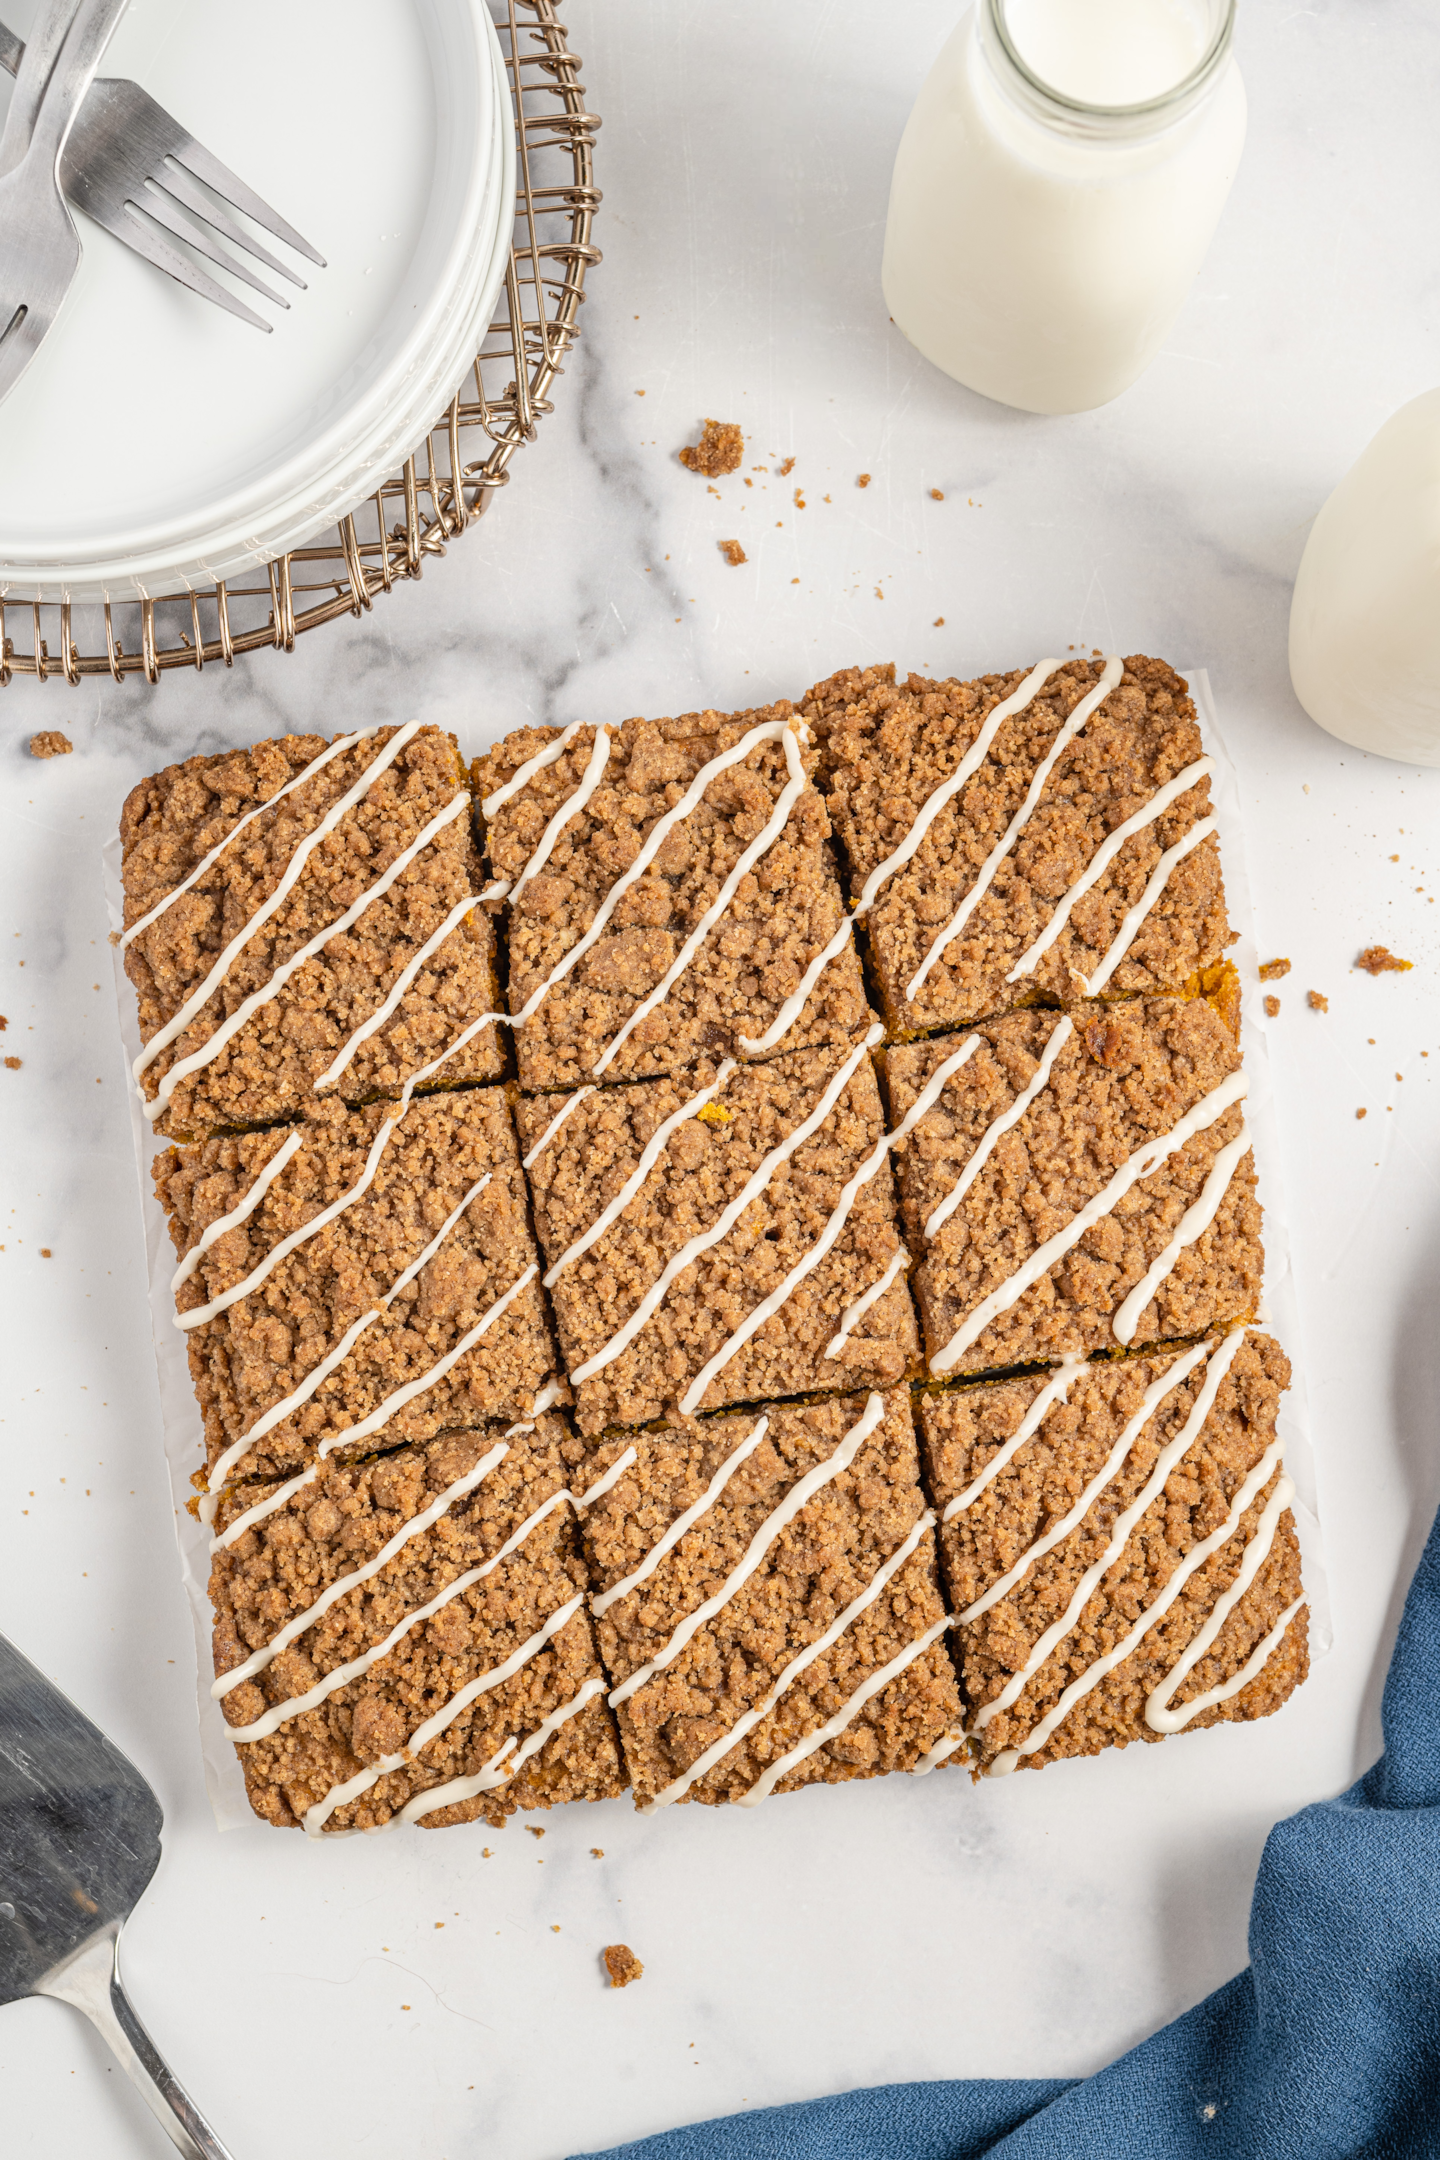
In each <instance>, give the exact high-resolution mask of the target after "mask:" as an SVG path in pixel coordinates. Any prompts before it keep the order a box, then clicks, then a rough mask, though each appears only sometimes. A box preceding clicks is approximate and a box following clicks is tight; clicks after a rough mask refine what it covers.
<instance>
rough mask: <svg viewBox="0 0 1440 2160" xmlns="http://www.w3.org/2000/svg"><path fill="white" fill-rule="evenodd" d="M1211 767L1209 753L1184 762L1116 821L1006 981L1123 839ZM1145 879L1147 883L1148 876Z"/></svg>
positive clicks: (1032, 961) (1059, 923)
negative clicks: (1206, 755)
mask: <svg viewBox="0 0 1440 2160" xmlns="http://www.w3.org/2000/svg"><path fill="white" fill-rule="evenodd" d="M1214 770H1215V767H1214V764H1213V762H1212V760H1211V759H1209V758H1208V757H1201V758H1196V760H1195V762H1194V764H1193V765H1187V766H1186V767H1185V770H1184V771H1183V772H1178V773H1176V775H1175V777H1174V779H1173V780H1167V781H1166V783H1165V785H1164V787H1162V788H1158V789H1157V790H1156V792H1155V793H1154V794H1153V795H1152V796H1151V797H1150V799H1149V801H1148V802H1146V803H1142V805H1141V806H1140V808H1139V809H1138V810H1137V811H1135V812H1134V814H1133V815H1132V816H1130V817H1128V818H1126V820H1125V822H1124V823H1123V824H1122V825H1117V826H1116V827H1115V830H1114V832H1112V833H1108V834H1107V835H1106V837H1105V838H1104V839H1103V840H1102V841H1101V843H1100V845H1099V847H1098V848H1096V850H1095V853H1094V854H1093V855H1092V856H1091V858H1090V861H1089V863H1088V865H1087V867H1086V868H1085V870H1084V871H1082V873H1081V875H1080V876H1079V877H1078V878H1077V879H1076V880H1075V883H1074V884H1073V885H1072V886H1071V887H1070V889H1069V891H1068V892H1066V893H1065V894H1064V895H1063V897H1062V898H1061V901H1060V904H1059V906H1058V907H1057V908H1056V910H1055V912H1054V914H1053V915H1052V916H1051V917H1050V920H1049V922H1048V923H1047V924H1046V925H1045V928H1044V929H1043V930H1042V931H1041V933H1040V935H1039V937H1037V938H1036V940H1035V942H1034V944H1033V945H1031V946H1028V947H1027V948H1026V950H1025V951H1024V952H1023V953H1021V955H1020V958H1019V959H1018V960H1017V961H1016V963H1015V965H1014V967H1013V968H1011V970H1010V972H1009V974H1008V975H1007V976H1006V977H1005V980H1006V982H1012V983H1013V982H1019V980H1020V978H1021V976H1022V975H1029V974H1030V973H1031V972H1032V971H1033V969H1034V967H1035V965H1036V963H1037V961H1039V960H1040V959H1041V958H1042V957H1043V956H1044V954H1046V953H1047V952H1048V951H1049V950H1050V947H1051V946H1052V945H1053V944H1054V942H1055V940H1056V938H1058V937H1059V935H1060V932H1061V931H1062V930H1063V929H1064V927H1065V925H1066V923H1067V922H1068V921H1069V920H1070V911H1071V909H1072V908H1073V907H1074V906H1075V905H1076V903H1077V901H1080V900H1083V899H1084V897H1085V895H1086V893H1087V892H1089V891H1090V890H1091V889H1092V887H1094V886H1096V885H1098V884H1099V882H1100V880H1101V878H1102V877H1103V876H1104V875H1105V872H1106V871H1107V870H1108V869H1109V867H1110V865H1111V863H1112V862H1113V861H1114V860H1115V857H1116V856H1117V855H1118V854H1119V852H1120V850H1121V848H1122V847H1124V845H1125V843H1126V841H1127V840H1133V839H1134V837H1135V835H1136V833H1140V832H1144V830H1145V828H1146V827H1147V826H1148V825H1153V824H1154V823H1155V820H1156V818H1158V817H1161V816H1163V814H1164V812H1165V811H1167V810H1168V809H1169V807H1170V805H1171V803H1173V802H1174V801H1175V800H1176V798H1177V797H1178V796H1181V795H1184V794H1186V793H1187V792H1188V790H1189V789H1191V788H1192V787H1194V785H1195V783H1196V782H1197V781H1198V780H1203V779H1204V777H1205V775H1206V774H1207V773H1209V772H1213V771H1214ZM1186 837H1187V838H1188V837H1189V835H1188V834H1187V835H1186ZM1146 883H1147V885H1148V883H1149V880H1148V879H1147V880H1146Z"/></svg>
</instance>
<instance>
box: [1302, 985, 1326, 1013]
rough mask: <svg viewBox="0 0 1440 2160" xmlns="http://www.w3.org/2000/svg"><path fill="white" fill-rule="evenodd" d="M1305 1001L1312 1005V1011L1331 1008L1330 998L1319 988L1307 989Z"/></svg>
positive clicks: (1324, 1010)
mask: <svg viewBox="0 0 1440 2160" xmlns="http://www.w3.org/2000/svg"><path fill="white" fill-rule="evenodd" d="M1305 1002H1306V1004H1307V1005H1308V1006H1309V1007H1310V1010H1311V1012H1329V1010H1330V1000H1329V998H1327V997H1326V996H1325V995H1324V993H1323V992H1322V991H1319V990H1307V991H1306V993H1305Z"/></svg>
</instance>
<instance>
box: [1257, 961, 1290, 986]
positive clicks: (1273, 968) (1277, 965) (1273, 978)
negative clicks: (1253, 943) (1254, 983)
mask: <svg viewBox="0 0 1440 2160" xmlns="http://www.w3.org/2000/svg"><path fill="white" fill-rule="evenodd" d="M1289 973H1290V962H1289V961H1288V960H1267V961H1266V962H1265V964H1264V965H1263V967H1262V968H1261V970H1260V980H1261V982H1279V980H1280V978H1281V976H1282V975H1288V974H1289Z"/></svg>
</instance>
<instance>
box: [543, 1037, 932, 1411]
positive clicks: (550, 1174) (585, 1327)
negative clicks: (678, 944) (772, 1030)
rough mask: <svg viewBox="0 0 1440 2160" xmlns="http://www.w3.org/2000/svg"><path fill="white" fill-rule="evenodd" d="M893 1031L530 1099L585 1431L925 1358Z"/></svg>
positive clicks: (882, 1371)
mask: <svg viewBox="0 0 1440 2160" xmlns="http://www.w3.org/2000/svg"><path fill="white" fill-rule="evenodd" d="M879 1033H880V1030H879V1027H878V1025H877V1026H876V1027H874V1028H873V1029H872V1030H871V1031H870V1032H869V1033H868V1034H866V1035H862V1036H861V1037H860V1038H859V1040H858V1041H857V1042H855V1043H853V1044H842V1045H839V1046H837V1047H834V1048H828V1049H816V1050H803V1051H795V1052H794V1053H792V1054H791V1055H789V1056H786V1057H779V1058H776V1059H775V1060H774V1061H773V1062H772V1063H770V1064H766V1065H740V1066H737V1065H735V1064H734V1063H733V1061H731V1060H726V1061H725V1062H723V1063H722V1064H720V1065H718V1066H717V1065H714V1064H712V1063H711V1062H710V1061H708V1060H704V1061H702V1063H701V1064H700V1066H699V1067H698V1068H697V1069H696V1070H695V1071H694V1072H693V1073H688V1074H685V1075H682V1076H678V1077H676V1078H674V1079H665V1080H652V1081H646V1082H643V1083H641V1084H639V1085H637V1086H634V1087H626V1088H586V1089H579V1090H577V1091H575V1092H574V1093H573V1094H571V1095H568V1096H555V1095H541V1096H536V1097H533V1098H530V1099H527V1100H522V1101H521V1103H520V1104H519V1105H518V1116H519V1123H520V1135H521V1144H522V1146H523V1147H524V1149H525V1151H526V1153H525V1166H526V1169H527V1171H528V1173H529V1178H530V1189H531V1193H532V1195H533V1197H534V1203H535V1224H536V1229H537V1231H538V1233H539V1237H540V1243H541V1246H542V1248H543V1250H544V1254H545V1258H546V1261H547V1262H548V1263H549V1264H548V1267H547V1270H546V1274H545V1284H546V1287H547V1288H548V1289H549V1291H550V1295H551V1298H552V1300H553V1303H554V1308H555V1320H556V1326H557V1327H558V1329H559V1333H560V1343H561V1349H562V1352H563V1355H564V1358H565V1362H566V1365H567V1368H568V1370H569V1373H570V1378H571V1383H572V1385H573V1386H574V1387H575V1389H576V1401H577V1412H576V1416H577V1422H578V1424H579V1426H580V1429H581V1431H582V1432H598V1431H599V1430H600V1429H601V1428H602V1427H603V1426H606V1425H612V1424H621V1425H638V1424H643V1423H644V1422H645V1421H646V1420H647V1419H649V1418H656V1417H660V1416H662V1415H666V1414H668V1413H673V1414H675V1415H678V1416H681V1417H689V1416H691V1415H692V1414H694V1413H695V1412H697V1411H701V1410H713V1409H721V1408H723V1407H724V1406H725V1405H726V1404H727V1403H733V1402H750V1401H755V1400H759V1399H761V1398H769V1397H774V1396H781V1395H800V1394H805V1393H807V1392H809V1391H811V1390H814V1389H839V1388H843V1387H847V1386H849V1387H853V1386H854V1385H855V1384H856V1383H857V1381H858V1382H861V1383H865V1382H873V1383H874V1384H876V1385H879V1386H885V1385H889V1384H892V1383H893V1382H895V1381H897V1380H900V1379H903V1378H904V1377H905V1376H906V1374H907V1373H908V1372H909V1371H910V1370H911V1369H912V1367H913V1366H914V1365H915V1363H916V1362H917V1360H918V1354H919V1335H918V1331H917V1329H916V1325H915V1313H914V1308H913V1306H912V1305H911V1303H910V1297H909V1292H908V1290H907V1288H906V1283H905V1276H904V1268H905V1265H906V1258H907V1255H906V1250H905V1244H904V1240H903V1238H902V1237H901V1235H900V1228H899V1222H898V1218H897V1215H896V1210H895V1199H894V1187H893V1183H892V1178H891V1171H890V1162H889V1150H888V1145H887V1141H886V1135H885V1121H884V1114H883V1112H882V1110H881V1106H880V1093H879V1088H878V1086H877V1084H876V1080H875V1070H874V1066H873V1063H872V1061H871V1056H870V1049H871V1046H872V1044H873V1042H874V1040H875V1039H877V1038H878V1036H879Z"/></svg>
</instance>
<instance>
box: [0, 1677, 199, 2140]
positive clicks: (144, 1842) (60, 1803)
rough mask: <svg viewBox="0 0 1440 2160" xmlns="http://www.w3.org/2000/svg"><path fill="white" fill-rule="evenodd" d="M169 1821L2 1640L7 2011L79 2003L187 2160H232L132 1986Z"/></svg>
mask: <svg viewBox="0 0 1440 2160" xmlns="http://www.w3.org/2000/svg"><path fill="white" fill-rule="evenodd" d="M162 1819H163V1818H162V1816H161V1812H160V1803H159V1801H158V1800H157V1799H156V1797H155V1795H154V1793H153V1792H152V1791H151V1789H150V1787H149V1786H148V1785H147V1784H146V1782H145V1780H144V1778H143V1777H141V1775H140V1772H139V1771H138V1770H137V1769H136V1768H135V1765H134V1764H133V1763H132V1762H129V1761H128V1760H127V1759H126V1757H125V1756H123V1755H122V1754H121V1752H120V1750H119V1748H117V1747H116V1746H115V1745H114V1743H113V1742H112V1741H109V1740H107V1739H106V1738H105V1735H104V1733H102V1732H101V1731H100V1730H99V1729H98V1727H96V1726H94V1725H92V1724H91V1723H90V1720H89V1718H87V1717H83V1716H82V1715H81V1713H80V1712H79V1711H78V1710H77V1709H76V1708H75V1705H74V1704H73V1703H72V1702H70V1701H68V1700H67V1698H66V1697H65V1696H64V1695H62V1694H61V1692H60V1690H59V1688H57V1687H55V1686H53V1685H52V1684H51V1682H50V1681H48V1680H47V1679H46V1678H45V1676H44V1674H43V1673H40V1672H37V1671H36V1669H35V1667H34V1666H33V1665H32V1664H31V1663H30V1661H29V1659H28V1658H23V1657H22V1656H21V1655H20V1652H19V1651H18V1650H17V1649H16V1648H15V1646H14V1644H13V1643H11V1642H8V1641H7V1640H6V1638H5V1637H4V1636H3V1635H0V2004H3V2003H7V2002H18V2001H19V2000H20V1999H21V1997H22V1996H25V1995H53V1996H55V1997H56V1998H57V1999H58V2000H59V2001H61V2002H68V2003H73V2004H74V2005H75V2007H76V2009H77V2010H83V2011H84V2012H85V2015H86V2016H87V2017H88V2018H89V2019H90V2021H91V2023H92V2024H93V2025H95V2026H96V2027H98V2029H99V2030H100V2032H101V2033H103V2034H104V2036H105V2038H106V2040H107V2041H108V2042H109V2044H110V2046H111V2048H112V2049H113V2051H114V2053H115V2055H116V2057H117V2058H118V2060H119V2061H120V2062H121V2063H122V2064H123V2065H124V2068H125V2069H126V2071H127V2072H128V2073H129V2075H130V2077H131V2078H132V2080H133V2081H134V2083H135V2084H136V2085H137V2086H138V2087H139V2088H140V2091H141V2092H142V2093H143V2094H144V2096H145V2099H146V2101H147V2102H148V2104H149V2106H150V2107H151V2109H152V2110H153V2111H154V2113H155V2115H156V2116H157V2117H158V2118H159V2120H160V2122H161V2123H162V2124H163V2125H164V2128H165V2130H166V2132H167V2133H168V2135H169V2136H170V2138H171V2140H172V2141H173V2143H174V2144H175V2145H177V2146H178V2147H179V2149H180V2151H181V2152H182V2153H185V2154H186V2155H187V2156H188V2160H231V2156H230V2154H229V2152H228V2150H227V2148H226V2147H225V2146H224V2145H222V2144H221V2142H220V2140H219V2138H218V2137H217V2136H216V2135H215V2132H214V2131H213V2130H212V2129H211V2128H210V2125H209V2124H208V2123H207V2122H206V2120H205V2118H204V2116H203V2115H202V2114H201V2113H200V2110H199V2108H197V2107H196V2105H195V2103H194V2101H193V2100H192V2099H191V2098H190V2095H189V2094H188V2093H187V2092H186V2091H185V2088H184V2087H183V2085H181V2084H180V2082H179V2080H178V2079H177V2078H175V2077H174V2076H172V2074H171V2072H170V2071H169V2070H168V2069H167V2067H166V2065H165V2063H164V2062H163V2061H162V2060H161V2057H160V2054H159V2051H158V2050H157V2048H156V2046H155V2043H154V2042H153V2040H152V2039H151V2038H150V2035H149V2034H148V2033H147V2032H146V2030H145V2028H144V2026H143V2025H142V2024H141V2023H140V2020H139V2018H138V2017H136V2015H135V2012H134V2011H133V2010H132V2009H131V2007H130V2004H129V2001H128V2000H127V1998H126V1995H125V1990H124V1988H123V1987H122V1986H121V1984H120V1962H119V1952H120V1930H121V1928H122V1927H123V1926H124V1924H125V1922H126V1920H127V1919H128V1918H129V1917H130V1914H131V1912H132V1911H133V1910H134V1908H135V1906H136V1904H137V1903H138V1902H139V1899H140V1897H141V1894H142V1892H143V1891H144V1889H145V1886H146V1884H147V1883H148V1882H149V1880H150V1878H151V1876H152V1875H153V1874H154V1872H155V1869H156V1866H157V1865H158V1863H159V1859H160V1825H161V1821H162Z"/></svg>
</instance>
